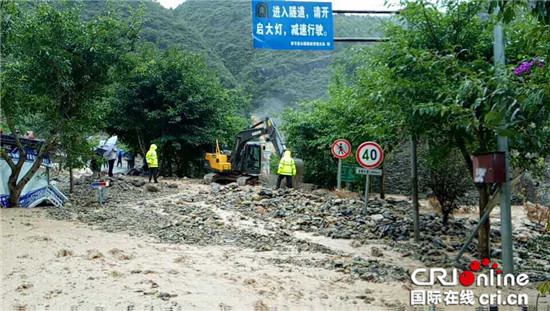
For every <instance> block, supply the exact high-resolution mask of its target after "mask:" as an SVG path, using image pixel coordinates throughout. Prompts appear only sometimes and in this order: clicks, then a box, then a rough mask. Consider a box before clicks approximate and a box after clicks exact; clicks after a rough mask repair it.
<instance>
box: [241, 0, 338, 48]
mask: <svg viewBox="0 0 550 311" xmlns="http://www.w3.org/2000/svg"><path fill="white" fill-rule="evenodd" d="M252 37H253V41H254V47H255V48H262V49H274V50H332V49H333V46H334V36H333V27H332V3H330V2H293V1H260V0H253V1H252Z"/></svg>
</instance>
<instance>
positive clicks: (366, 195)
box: [362, 173, 370, 215]
mask: <svg viewBox="0 0 550 311" xmlns="http://www.w3.org/2000/svg"><path fill="white" fill-rule="evenodd" d="M369 176H370V175H369V174H368V173H367V181H366V183H365V206H364V207H363V212H362V214H363V215H366V214H367V205H368V203H369V179H370V178H369Z"/></svg>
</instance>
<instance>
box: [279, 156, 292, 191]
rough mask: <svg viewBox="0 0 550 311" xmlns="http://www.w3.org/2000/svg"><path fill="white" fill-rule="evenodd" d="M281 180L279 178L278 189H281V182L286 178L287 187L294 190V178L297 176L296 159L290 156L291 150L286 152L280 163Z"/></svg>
mask: <svg viewBox="0 0 550 311" xmlns="http://www.w3.org/2000/svg"><path fill="white" fill-rule="evenodd" d="M277 174H279V178H277V189H279V188H281V181H283V178H285V177H286V187H287V188H292V176H294V175H296V165H295V164H294V159H292V156H291V155H290V150H286V151H285V153H284V156H283V158H282V159H281V161H279V169H278V170H277Z"/></svg>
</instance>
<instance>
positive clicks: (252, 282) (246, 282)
mask: <svg viewBox="0 0 550 311" xmlns="http://www.w3.org/2000/svg"><path fill="white" fill-rule="evenodd" d="M243 283H244V284H245V285H251V284H255V283H256V280H254V279H246V280H244V282H243Z"/></svg>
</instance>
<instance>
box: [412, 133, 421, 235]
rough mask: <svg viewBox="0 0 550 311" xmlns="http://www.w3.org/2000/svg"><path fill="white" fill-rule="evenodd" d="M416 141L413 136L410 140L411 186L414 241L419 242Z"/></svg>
mask: <svg viewBox="0 0 550 311" xmlns="http://www.w3.org/2000/svg"><path fill="white" fill-rule="evenodd" d="M417 144H418V140H417V138H416V135H414V134H413V136H412V138H411V184H412V207H413V224H414V241H415V242H417V243H418V242H420V229H419V225H420V215H419V211H418V160H417V159H418V156H417V151H416V146H417Z"/></svg>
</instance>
